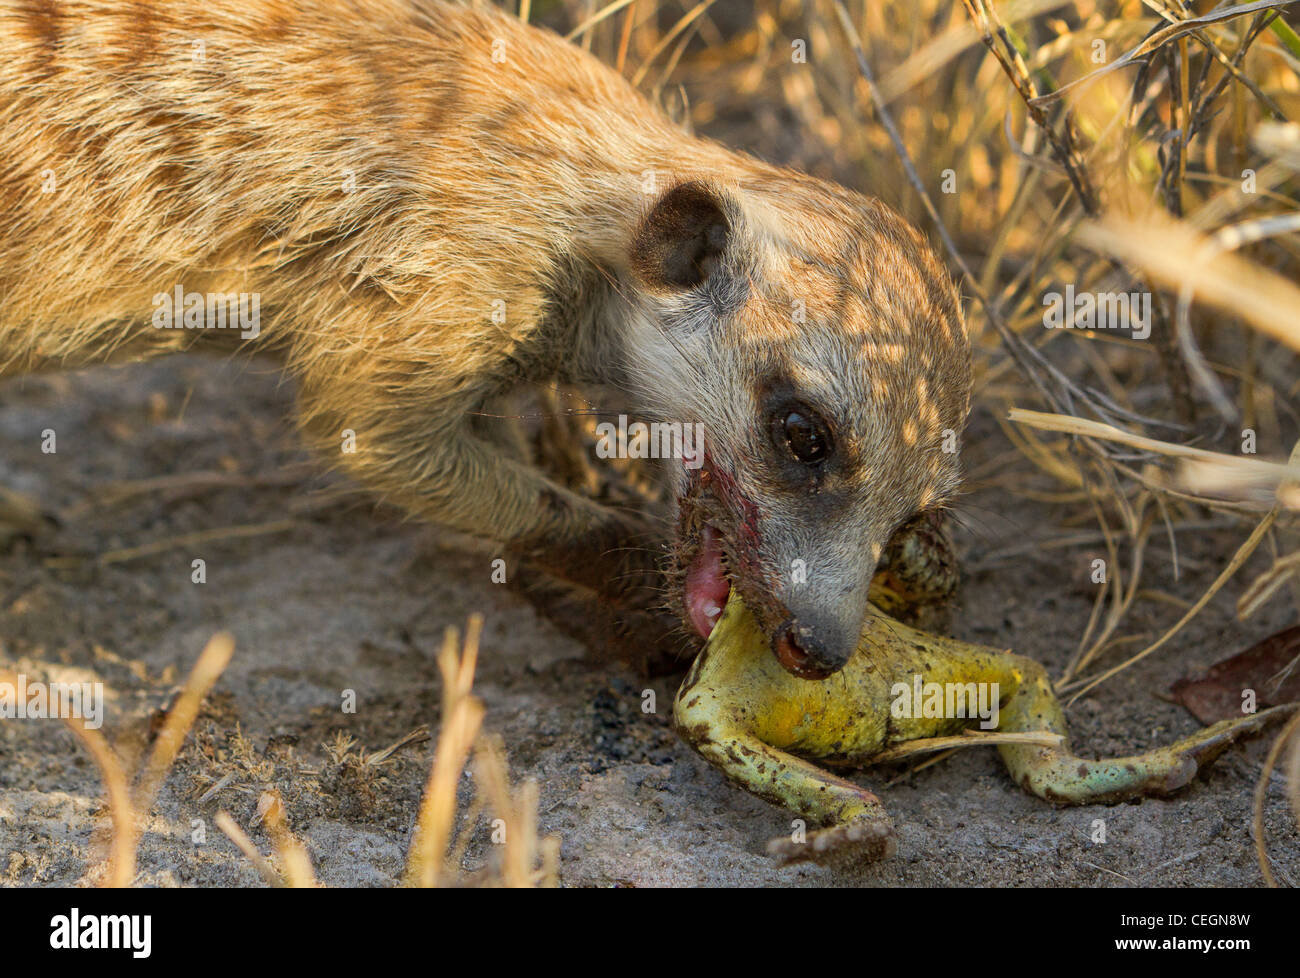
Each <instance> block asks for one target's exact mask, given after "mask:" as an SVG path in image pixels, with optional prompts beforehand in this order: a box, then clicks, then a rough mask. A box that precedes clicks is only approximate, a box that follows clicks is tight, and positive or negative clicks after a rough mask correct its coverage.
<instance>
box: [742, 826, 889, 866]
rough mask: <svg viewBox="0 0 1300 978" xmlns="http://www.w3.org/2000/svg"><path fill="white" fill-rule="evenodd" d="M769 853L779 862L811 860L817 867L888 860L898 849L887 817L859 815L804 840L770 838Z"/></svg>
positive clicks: (810, 835)
mask: <svg viewBox="0 0 1300 978" xmlns="http://www.w3.org/2000/svg"><path fill="white" fill-rule="evenodd" d="M767 852H768V855H770V856H772V857H774V858H775V859H777V860H778V861H779V862H780V863H781V865H783V866H790V865H793V864H794V863H802V862H811V863H816V864H817V865H819V866H847V865H855V864H861V863H874V862H878V861H880V860H882V859H891V858H893V856H894V855H895V854H896V853H897V852H898V835H897V834H896V833H895V832H894V825H893V823H892V822H891V821H890V820H889V819H887V818H862V819H854V820H853V821H850V822H844V823H842V824H840V825H833V826H831V827H830V828H826V829H819V830H818V831H816V832H811V833H809V834H808V837H807V839H805V840H803V841H799V842H796V841H794V840H793V839H789V838H779V839H773V840H772V841H771V842H769V843H768V844H767Z"/></svg>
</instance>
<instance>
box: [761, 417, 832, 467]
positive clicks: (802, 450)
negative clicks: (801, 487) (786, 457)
mask: <svg viewBox="0 0 1300 978" xmlns="http://www.w3.org/2000/svg"><path fill="white" fill-rule="evenodd" d="M773 422H774V425H773V427H774V429H775V430H774V432H773V434H774V435H775V438H774V439H773V440H774V441H775V442H776V443H777V446H778V447H784V448H785V449H786V450H788V451H789V452H790V454H791V455H793V456H794V457H795V459H796V460H798V461H800V462H802V463H803V464H804V465H819V464H821V463H822V462H824V461H826V459H827V458H829V457H830V454H831V449H832V447H833V446H832V444H831V433H830V429H829V428H827V427H826V422H824V421H823V420H822V419H821V418H820V417H819V416H818V415H817V412H816V411H813V410H812V409H811V408H807V407H804V406H803V405H802V404H797V405H794V406H793V407H788V408H784V409H782V410H780V411H777V412H776V415H775V417H774V418H773Z"/></svg>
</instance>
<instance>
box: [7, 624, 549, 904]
mask: <svg viewBox="0 0 1300 978" xmlns="http://www.w3.org/2000/svg"><path fill="white" fill-rule="evenodd" d="M482 627H483V622H482V618H480V617H478V616H475V617H474V618H472V619H471V620H470V625H469V630H468V634H467V636H466V637H465V640H464V642H463V643H462V642H461V640H460V637H459V635H458V633H457V632H456V630H455V629H448V630H447V633H446V635H445V637H444V641H443V646H442V651H441V653H440V654H439V657H438V665H439V667H440V670H441V672H442V678H443V704H442V706H443V709H442V725H441V732H440V735H439V738H438V744H437V747H436V749H435V752H434V754H435V760H434V763H433V769H432V771H431V773H430V775H429V784H428V787H427V789H426V791H425V794H424V798H423V801H422V803H421V806H420V815H419V821H418V827H417V831H416V834H415V838H414V840H413V841H412V844H411V848H410V852H409V853H408V859H407V868H406V873H405V875H404V883H405V885H407V886H465V885H474V886H495V885H501V886H515V887H520V886H538V885H542V886H555V885H557V884H558V880H559V877H558V865H559V840H558V839H557V838H555V837H547V838H545V839H540V840H539V839H538V837H537V785H536V784H535V783H534V782H531V781H529V782H525V783H524V784H523V785H521V786H519V787H517V788H516V787H512V786H511V784H510V776H509V771H508V769H507V766H506V762H505V757H504V752H503V751H502V749H501V747H500V745H499V743H498V742H497V741H496V740H495V739H493V738H491V737H486V736H483V735H482V734H481V721H482V718H483V713H484V709H483V704H482V703H481V702H480V701H479V700H478V699H477V698H476V697H474V696H473V695H472V693H471V688H472V686H473V681H474V666H475V663H476V662H477V660H478V643H479V636H480V635H481V634H482ZM233 653H234V641H233V639H232V638H231V637H230V636H229V635H228V634H225V633H222V634H218V635H216V636H214V637H213V638H212V640H211V641H210V642H209V643H208V645H207V647H206V648H205V649H204V650H203V652H202V654H201V655H200V656H199V658H198V660H197V662H196V663H195V665H194V668H193V669H192V670H191V672H190V675H189V678H188V679H187V680H186V682H185V685H184V686H183V688H182V689H181V692H180V695H179V696H177V697H176V699H175V700H174V701H173V703H172V705H171V707H170V709H168V711H167V713H166V717H165V719H164V721H163V724H162V726H161V729H160V730H159V732H158V735H157V737H156V738H155V740H154V745H153V749H152V751H151V752H150V754H149V757H148V759H147V760H146V761H145V762H144V764H143V765H142V766H141V770H140V772H139V775H138V776H137V778H136V782H135V787H134V789H132V788H131V787H130V778H129V777H128V776H127V774H126V772H125V766H124V764H123V762H122V760H121V758H120V757H119V756H118V754H117V752H116V751H114V750H113V748H112V747H111V746H110V744H109V742H108V740H107V738H105V737H104V736H103V735H102V734H101V733H100V732H99V731H98V730H95V729H91V728H89V727H87V726H86V723H85V721H84V720H81V719H76V718H69V719H65V720H64V721H63V722H64V723H65V724H66V726H67V727H68V728H69V729H70V730H71V731H72V732H73V734H74V735H75V736H76V737H77V739H78V740H79V741H80V742H81V743H82V745H83V746H84V747H85V748H86V750H87V751H88V752H89V753H90V755H91V757H92V758H93V760H94V762H95V765H96V767H97V768H98V769H99V772H100V777H101V779H102V780H103V782H104V786H105V791H106V794H107V795H108V811H109V815H110V820H111V833H110V841H109V846H108V849H109V852H108V857H107V859H106V861H105V863H104V865H103V866H102V867H100V870H99V873H98V875H99V879H100V881H101V882H102V884H103V885H104V886H110V887H124V886H131V885H132V884H133V882H134V881H135V877H136V850H137V848H138V846H139V844H140V837H141V831H142V829H141V826H142V823H143V820H144V819H145V818H147V817H148V815H149V813H150V812H151V810H152V808H153V802H154V799H155V796H156V795H157V792H158V789H159V787H161V785H162V784H163V782H164V781H165V780H166V778H167V775H168V773H169V772H170V770H171V768H172V766H173V764H174V763H175V761H176V758H177V757H178V756H179V754H180V752H181V748H182V746H183V744H184V741H185V738H186V737H187V736H188V735H189V733H190V730H191V729H192V727H193V726H194V721H195V719H196V718H197V717H198V715H199V711H200V708H201V706H202V704H203V700H204V698H205V697H206V696H207V695H208V693H209V692H211V690H212V688H213V686H215V685H216V683H217V681H218V680H219V679H220V677H221V673H222V672H223V671H224V670H225V668H226V666H227V665H228V664H229V662H230V658H231V656H232V655H233ZM0 683H6V684H12V685H14V686H17V684H18V677H17V676H16V675H13V674H12V673H9V672H7V671H5V670H0ZM422 733H423V731H419V732H417V735H413V736H411V737H407V738H404V739H403V740H402V741H399V742H398V743H397V744H394V745H393V746H392V747H391V748H389V749H388V750H386V751H381V752H379V753H377V754H375V755H372V756H370V757H369V758H368V760H369V761H371V762H372V763H380V762H382V761H383V760H384V759H386V757H387V755H390V754H391V753H393V752H394V751H395V750H397V749H398V748H400V747H402V746H405V744H407V743H410V742H415V741H417V740H419V739H423V738H422V736H419V735H420V734H422ZM471 750H476V751H477V755H476V759H475V770H474V775H475V781H476V782H477V785H478V789H479V793H478V797H477V798H476V799H475V800H474V801H473V803H472V804H471V805H470V806H469V811H468V814H467V816H466V817H465V818H464V820H463V822H462V823H461V831H460V833H459V837H457V833H456V823H457V816H458V814H459V813H460V808H461V806H460V805H458V802H457V788H458V785H459V783H460V781H461V778H462V775H463V774H464V771H465V767H466V762H467V761H468V759H469V755H470V752H471ZM485 810H486V811H490V812H491V813H493V814H494V815H495V816H496V821H495V822H494V823H493V841H494V842H495V843H498V846H497V849H498V852H499V855H500V858H499V859H498V860H497V863H496V865H494V866H489V867H487V868H486V869H485V870H483V871H480V872H478V873H476V874H473V875H467V874H465V873H464V872H463V871H462V870H461V868H460V867H461V863H462V857H463V856H464V853H465V848H466V845H467V843H468V840H469V835H470V833H471V832H472V831H473V830H474V829H475V828H476V827H477V825H478V821H479V816H480V815H481V814H482V813H483V812H484V811H485ZM256 821H257V822H258V823H260V824H262V825H264V826H265V828H266V832H267V835H269V836H270V839H271V843H272V847H273V849H274V855H273V856H272V857H267V856H265V855H264V854H263V853H262V852H261V850H260V849H259V848H258V846H257V844H256V843H255V842H254V841H253V840H252V838H250V836H249V835H248V833H247V832H246V831H245V830H244V829H243V828H242V827H241V826H240V825H239V823H238V822H237V821H236V820H235V818H234V817H233V816H231V815H230V813H229V812H226V811H219V812H218V813H217V814H216V816H215V818H214V822H215V824H216V826H217V827H218V828H219V829H221V831H222V832H224V833H225V835H226V836H227V837H228V838H229V839H230V841H231V842H233V843H234V845H235V846H236V848H238V849H239V851H240V852H242V853H243V854H244V856H245V857H246V858H247V859H248V860H249V862H250V863H251V864H252V865H253V867H254V868H255V869H256V870H257V872H258V874H259V875H260V876H261V877H262V878H263V879H264V880H265V881H266V882H267V883H268V884H269V885H271V886H275V887H315V886H317V885H319V884H318V883H317V881H316V876H315V873H314V871H313V869H312V863H311V857H310V855H309V853H308V851H307V849H306V847H305V846H304V845H303V844H302V843H301V842H300V841H299V840H298V838H297V837H296V836H295V835H294V833H293V831H292V830H291V829H290V827H289V813H288V812H287V811H286V810H285V806H284V803H283V801H282V799H281V797H280V795H279V793H278V792H277V791H275V790H274V789H271V790H267V791H264V792H262V794H261V796H260V797H259V798H258V803H257V812H256ZM91 875H92V876H94V875H95V872H94V871H92V874H91Z"/></svg>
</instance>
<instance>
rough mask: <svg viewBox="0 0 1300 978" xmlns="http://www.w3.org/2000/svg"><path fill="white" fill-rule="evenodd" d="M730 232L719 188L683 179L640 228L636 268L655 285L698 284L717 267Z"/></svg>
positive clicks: (688, 286) (671, 288)
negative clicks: (683, 181) (715, 188)
mask: <svg viewBox="0 0 1300 978" xmlns="http://www.w3.org/2000/svg"><path fill="white" fill-rule="evenodd" d="M730 236H731V222H730V221H729V220H728V219H727V215H726V213H725V212H724V210H723V201H722V197H721V196H720V195H719V194H718V192H717V191H715V190H714V189H713V188H712V187H710V186H709V185H708V184H706V183H704V182H702V181H700V180H688V181H686V182H685V183H679V184H678V185H677V186H675V187H673V188H672V189H671V190H669V191H668V192H667V193H665V194H664V195H663V196H662V197H660V198H659V199H658V200H657V201H655V204H654V206H653V207H652V208H651V209H650V213H649V214H647V215H646V216H645V218H644V219H643V220H642V221H641V225H640V227H638V228H637V229H636V233H635V234H634V235H633V238H632V255H631V257H632V271H633V272H635V273H636V275H637V277H638V278H640V279H641V280H642V281H643V282H644V283H645V284H646V285H647V286H649V287H650V288H652V289H657V290H660V291H680V290H683V289H693V288H695V287H696V286H697V285H699V284H700V283H702V282H704V281H706V280H707V279H708V278H709V276H710V275H712V274H713V273H714V272H715V271H716V270H717V268H718V265H719V264H721V261H722V256H723V253H724V252H725V251H726V249H727V240H728V239H729V238H730Z"/></svg>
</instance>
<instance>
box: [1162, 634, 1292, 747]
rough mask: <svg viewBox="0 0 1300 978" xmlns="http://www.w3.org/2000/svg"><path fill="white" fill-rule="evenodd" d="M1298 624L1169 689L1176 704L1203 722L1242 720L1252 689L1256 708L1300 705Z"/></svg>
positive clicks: (1179, 681) (1182, 680)
mask: <svg viewBox="0 0 1300 978" xmlns="http://www.w3.org/2000/svg"><path fill="white" fill-rule="evenodd" d="M1297 657H1300V625H1297V626H1295V627H1292V628H1287V629H1283V630H1282V631H1280V632H1278V633H1277V634H1276V635H1270V636H1269V637H1268V638H1266V639H1264V640H1263V641H1262V642H1257V643H1256V644H1255V645H1252V646H1251V647H1250V648H1248V649H1247V650H1246V651H1245V652H1240V653H1238V654H1237V655H1234V656H1232V657H1231V658H1229V659H1224V660H1223V661H1222V662H1217V663H1215V664H1214V665H1213V666H1211V667H1210V668H1209V671H1207V672H1206V673H1205V675H1204V676H1202V677H1201V678H1200V679H1180V680H1178V682H1176V683H1174V684H1173V686H1171V687H1170V690H1169V691H1170V692H1171V693H1172V694H1173V698H1174V702H1176V703H1180V704H1181V705H1183V706H1185V707H1186V708H1187V710H1188V712H1189V713H1191V714H1192V716H1194V717H1196V719H1198V720H1200V721H1201V722H1202V723H1204V724H1211V723H1215V722H1217V721H1219V720H1227V719H1229V718H1230V717H1239V716H1241V707H1242V693H1243V692H1244V691H1245V690H1247V689H1252V690H1254V691H1255V697H1256V705H1257V708H1258V709H1261V710H1262V709H1264V708H1265V707H1267V706H1279V705H1281V704H1282V703H1293V702H1296V701H1300V665H1297V664H1296V659H1297Z"/></svg>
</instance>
